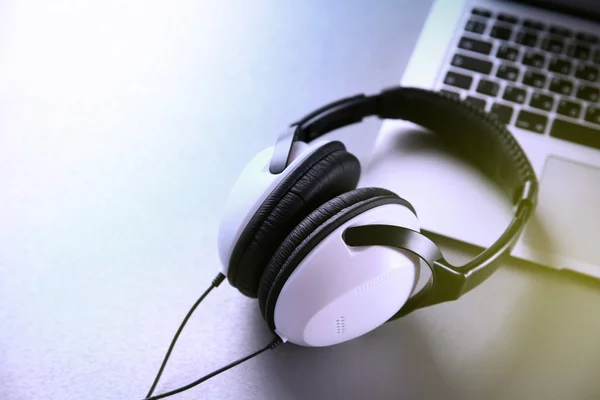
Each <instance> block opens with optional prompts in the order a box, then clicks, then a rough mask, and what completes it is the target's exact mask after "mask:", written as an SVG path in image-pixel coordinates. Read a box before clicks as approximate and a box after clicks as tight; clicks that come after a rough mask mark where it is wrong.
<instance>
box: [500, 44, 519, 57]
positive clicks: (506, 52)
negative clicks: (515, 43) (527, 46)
mask: <svg viewBox="0 0 600 400" xmlns="http://www.w3.org/2000/svg"><path fill="white" fill-rule="evenodd" d="M496 57H498V58H501V59H503V60H509V61H517V58H519V49H517V48H516V47H512V46H509V45H507V44H503V45H501V46H500V47H498V51H497V52H496Z"/></svg>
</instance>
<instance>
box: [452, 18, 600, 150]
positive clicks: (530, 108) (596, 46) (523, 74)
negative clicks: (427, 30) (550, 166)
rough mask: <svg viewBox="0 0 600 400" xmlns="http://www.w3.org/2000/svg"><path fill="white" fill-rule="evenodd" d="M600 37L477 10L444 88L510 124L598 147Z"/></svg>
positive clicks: (527, 19) (463, 37)
mask: <svg viewBox="0 0 600 400" xmlns="http://www.w3.org/2000/svg"><path fill="white" fill-rule="evenodd" d="M599 76H600V38H598V36H596V35H593V34H591V33H588V32H582V31H576V30H572V29H569V28H566V27H563V26H554V25H548V24H546V23H544V22H543V21H537V20H534V19H530V18H520V17H519V16H516V15H509V14H503V13H494V12H492V11H490V10H486V9H482V8H474V9H472V10H471V15H470V16H469V18H468V20H467V22H466V24H465V26H464V29H463V32H462V35H461V37H460V39H459V40H458V44H457V46H456V49H455V52H454V54H453V55H452V58H451V61H450V66H449V68H448V71H446V74H445V76H444V78H443V83H444V85H443V88H442V89H441V91H443V92H445V93H448V94H450V95H452V96H456V97H459V98H462V99H463V100H464V101H466V102H468V103H470V104H473V105H474V106H476V107H480V108H483V109H485V110H486V111H489V112H491V113H492V114H493V115H495V116H496V117H497V118H498V119H499V120H500V121H502V122H504V123H505V124H507V125H509V126H515V127H518V128H520V129H524V130H526V131H530V132H533V133H536V134H540V135H549V136H552V137H555V138H558V139H562V140H567V141H570V142H574V143H578V144H581V145H585V146H590V147H593V148H597V149H600V104H599V102H600V84H599V83H598V78H599Z"/></svg>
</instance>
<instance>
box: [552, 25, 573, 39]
mask: <svg viewBox="0 0 600 400" xmlns="http://www.w3.org/2000/svg"><path fill="white" fill-rule="evenodd" d="M550 33H552V34H553V35H558V36H563V37H571V36H572V35H573V32H571V30H570V29H568V28H565V27H564V26H557V25H554V26H551V27H550Z"/></svg>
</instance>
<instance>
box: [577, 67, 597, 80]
mask: <svg viewBox="0 0 600 400" xmlns="http://www.w3.org/2000/svg"><path fill="white" fill-rule="evenodd" d="M575 77H577V78H579V79H585V80H586V81H592V82H595V81H596V80H598V68H596V67H594V66H591V65H584V64H579V66H578V67H577V69H576V70H575Z"/></svg>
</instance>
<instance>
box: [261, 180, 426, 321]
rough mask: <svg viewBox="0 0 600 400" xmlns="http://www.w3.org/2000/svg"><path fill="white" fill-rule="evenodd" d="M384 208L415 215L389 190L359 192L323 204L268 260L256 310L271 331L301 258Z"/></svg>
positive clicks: (405, 203) (364, 190) (361, 189)
mask: <svg viewBox="0 0 600 400" xmlns="http://www.w3.org/2000/svg"><path fill="white" fill-rule="evenodd" d="M384 204H401V205H403V206H405V207H408V208H409V209H410V210H411V211H412V212H413V213H414V214H415V215H416V212H415V210H414V208H413V207H412V205H411V204H410V203H409V202H408V201H406V200H404V199H402V198H400V197H398V195H396V194H395V193H393V192H390V191H389V190H385V189H380V188H360V189H356V190H353V191H351V192H348V193H344V194H342V195H340V196H338V197H336V198H334V199H332V200H330V201H328V202H327V203H325V204H323V205H322V206H321V207H319V208H318V209H316V210H315V211H314V212H313V213H311V214H310V215H309V216H307V217H306V218H305V219H304V220H303V221H302V222H300V224H298V226H297V227H296V228H294V230H293V231H292V232H291V233H290V234H289V235H288V237H287V238H286V239H285V240H284V241H283V243H282V244H281V246H279V248H278V249H277V252H275V254H274V255H273V258H271V260H270V262H269V264H268V265H267V268H266V269H265V272H264V274H263V277H262V279H261V282H260V286H259V289H258V302H259V306H260V309H261V311H262V314H263V317H264V318H265V320H266V321H267V323H268V324H269V327H270V328H271V329H275V323H274V311H275V303H276V302H277V298H278V297H279V293H280V292H281V289H282V288H283V285H284V284H285V282H286V281H287V279H288V278H289V277H290V275H291V274H292V272H293V271H294V269H295V268H296V267H297V266H298V264H300V262H301V261H302V260H303V259H304V257H306V255H307V254H308V253H309V252H310V251H311V250H312V249H313V248H314V247H315V246H316V245H317V244H319V243H320V242H321V241H322V240H323V239H324V238H325V237H326V236H327V235H329V234H330V233H331V232H333V231H334V230H335V229H336V228H338V227H339V226H341V225H342V224H344V223H345V222H347V221H349V220H350V219H352V218H354V217H355V216H357V215H359V214H361V213H364V212H365V211H368V210H370V209H372V208H375V207H378V206H381V205H384Z"/></svg>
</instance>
